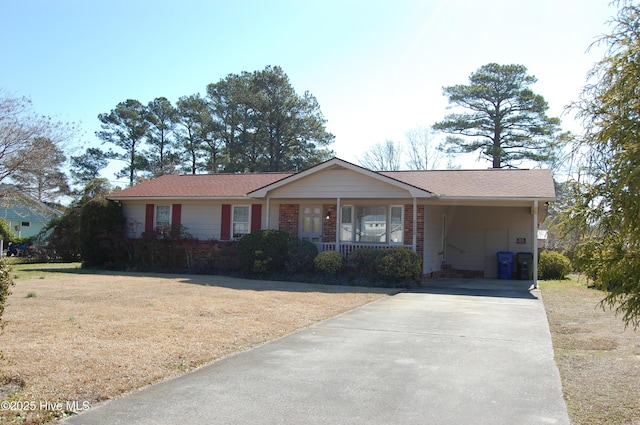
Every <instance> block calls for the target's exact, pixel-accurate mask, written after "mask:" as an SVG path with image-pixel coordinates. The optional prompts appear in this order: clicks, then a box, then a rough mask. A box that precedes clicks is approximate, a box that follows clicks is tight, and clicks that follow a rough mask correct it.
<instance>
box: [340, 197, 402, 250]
mask: <svg viewBox="0 0 640 425" xmlns="http://www.w3.org/2000/svg"><path fill="white" fill-rule="evenodd" d="M403 214H404V209H403V207H402V206H399V205H392V206H387V205H356V206H351V205H345V206H343V207H342V210H341V217H340V218H341V226H340V241H342V242H360V243H372V244H376V243H378V244H402V243H403V237H404V215H403Z"/></svg>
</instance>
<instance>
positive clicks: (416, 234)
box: [411, 198, 418, 252]
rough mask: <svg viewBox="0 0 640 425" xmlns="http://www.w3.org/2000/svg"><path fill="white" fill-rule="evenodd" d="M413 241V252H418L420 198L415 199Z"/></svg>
mask: <svg viewBox="0 0 640 425" xmlns="http://www.w3.org/2000/svg"><path fill="white" fill-rule="evenodd" d="M412 225H413V232H411V234H412V235H413V240H412V241H411V248H412V249H413V252H417V249H416V248H417V245H418V198H413V223H412Z"/></svg>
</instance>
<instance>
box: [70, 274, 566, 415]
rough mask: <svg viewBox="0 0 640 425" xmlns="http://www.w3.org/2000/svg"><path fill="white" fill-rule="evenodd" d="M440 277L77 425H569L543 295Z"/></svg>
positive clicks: (523, 287)
mask: <svg viewBox="0 0 640 425" xmlns="http://www.w3.org/2000/svg"><path fill="white" fill-rule="evenodd" d="M529 284H530V282H524V281H495V280H469V281H465V280H445V279H443V280H436V281H434V282H431V283H430V284H429V285H428V286H427V288H425V289H422V290H420V291H412V292H406V293H400V294H398V295H395V296H392V297H389V298H385V299H383V300H380V301H376V302H374V303H371V304H368V305H366V306H364V307H361V308H358V309H356V310H353V311H351V312H348V313H345V314H342V315H340V316H338V317H336V318H333V319H330V320H327V321H324V322H322V323H319V324H317V325H314V326H311V327H309V328H307V329H304V330H302V331H299V332H296V333H294V334H291V335H289V336H286V337H284V338H281V339H278V340H276V341H273V342H270V343H267V344H264V345H262V346H259V347H257V348H254V349H252V350H249V351H246V352H243V353H240V354H237V355H234V356H231V357H228V358H226V359H224V360H221V361H218V362H216V363H213V364H211V365H209V366H206V367H203V368H201V369H199V370H197V371H195V372H192V373H189V374H186V375H184V376H182V377H180V378H177V379H173V380H170V381H165V382H162V383H159V384H156V385H153V386H150V387H148V388H146V389H144V390H141V391H137V392H135V393H133V394H130V395H127V396H125V397H122V398H119V399H116V400H113V401H110V402H107V403H104V404H102V405H100V406H97V407H95V408H93V409H90V410H88V411H86V412H84V413H81V414H80V415H78V416H74V417H72V418H70V419H68V420H67V421H66V422H65V423H66V424H83V425H90V424H110V425H117V424H127V425H132V424H145V425H150V424H190V425H197V424H207V425H208V424H300V423H305V424H443V425H446V424H452V425H453V424H455V425H459V424H491V425H500V424H505V425H513V424H519V425H526V424H531V425H533V424H535V425H539V424H566V425H568V424H569V419H568V417H567V411H566V406H565V403H564V400H563V398H562V390H561V384H560V377H559V374H558V370H557V368H556V365H555V363H554V360H553V350H552V345H551V338H550V333H549V328H548V324H547V319H546V314H545V311H544V307H543V305H542V301H541V299H540V293H539V291H532V292H529V291H528V287H529Z"/></svg>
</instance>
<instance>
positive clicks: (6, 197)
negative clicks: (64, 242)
mask: <svg viewBox="0 0 640 425" xmlns="http://www.w3.org/2000/svg"><path fill="white" fill-rule="evenodd" d="M61 216H62V212H61V211H58V210H56V209H54V208H51V207H50V206H48V205H47V204H45V203H43V202H40V201H38V200H37V199H36V198H34V197H33V196H31V195H29V194H27V193H24V192H22V191H20V190H19V189H18V188H17V187H15V186H13V185H9V184H2V185H0V218H4V219H5V220H6V221H7V223H8V224H9V228H10V229H11V230H12V231H13V234H14V236H16V237H24V238H28V237H31V236H35V235H37V234H38V233H40V231H41V230H42V229H43V228H44V227H45V226H46V225H47V224H49V222H50V221H51V220H53V219H54V218H57V217H61Z"/></svg>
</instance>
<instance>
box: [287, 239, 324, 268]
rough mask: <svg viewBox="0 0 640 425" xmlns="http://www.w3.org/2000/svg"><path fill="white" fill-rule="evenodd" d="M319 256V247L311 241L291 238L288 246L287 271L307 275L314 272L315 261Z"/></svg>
mask: <svg viewBox="0 0 640 425" xmlns="http://www.w3.org/2000/svg"><path fill="white" fill-rule="evenodd" d="M316 255H318V247H317V246H316V245H315V244H314V243H312V242H309V241H303V240H300V239H298V238H291V239H290V240H289V243H288V245H287V271H288V272H291V273H307V272H312V271H313V260H314V258H316Z"/></svg>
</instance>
